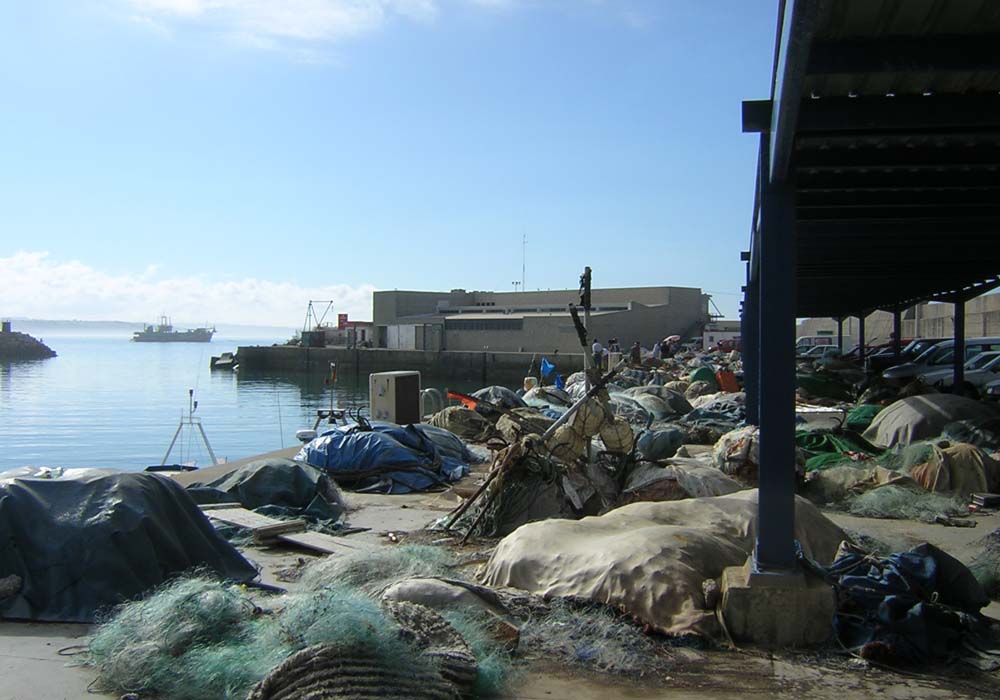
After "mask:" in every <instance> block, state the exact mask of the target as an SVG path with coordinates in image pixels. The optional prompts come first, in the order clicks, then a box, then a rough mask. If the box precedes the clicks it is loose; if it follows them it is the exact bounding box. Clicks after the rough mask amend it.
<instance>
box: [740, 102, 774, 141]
mask: <svg viewBox="0 0 1000 700" xmlns="http://www.w3.org/2000/svg"><path fill="white" fill-rule="evenodd" d="M771 105H772V102H771V100H743V104H742V117H743V119H742V123H743V133H744V134H757V133H763V132H765V131H770V130H771Z"/></svg>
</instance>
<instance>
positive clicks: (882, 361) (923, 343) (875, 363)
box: [868, 338, 947, 374]
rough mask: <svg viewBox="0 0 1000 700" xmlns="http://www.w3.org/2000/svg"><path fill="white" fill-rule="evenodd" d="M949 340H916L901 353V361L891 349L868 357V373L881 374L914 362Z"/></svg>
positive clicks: (908, 344)
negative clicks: (891, 368)
mask: <svg viewBox="0 0 1000 700" xmlns="http://www.w3.org/2000/svg"><path fill="white" fill-rule="evenodd" d="M945 340H947V338H915V339H914V340H911V341H910V342H909V343H907V344H906V345H905V346H903V348H902V349H901V350H900V351H899V359H898V360H897V359H896V356H895V355H893V353H892V349H891V348H889V349H887V350H885V351H880V352H877V353H875V354H874V355H869V356H868V371H869V372H873V373H876V374H877V373H879V372H882V371H884V370H887V369H889V368H890V367H893V366H895V365H898V364H902V363H904V362H912V361H913V360H915V359H916V358H918V357H920V355H922V354H923V353H924V352H926V351H927V350H928V349H929V348H931V347H933V346H934V345H937V344H938V343H940V342H943V341H945Z"/></svg>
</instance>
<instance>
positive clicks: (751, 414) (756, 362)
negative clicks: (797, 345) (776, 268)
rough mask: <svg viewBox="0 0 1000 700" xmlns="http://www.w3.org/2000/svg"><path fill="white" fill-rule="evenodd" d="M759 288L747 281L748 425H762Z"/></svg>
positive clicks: (745, 385)
mask: <svg viewBox="0 0 1000 700" xmlns="http://www.w3.org/2000/svg"><path fill="white" fill-rule="evenodd" d="M759 287H760V285H759V284H758V282H757V281H756V280H754V281H750V280H749V279H747V286H746V289H747V291H746V297H745V303H744V304H743V324H742V325H741V326H740V334H741V335H742V340H741V343H742V352H743V390H744V391H745V392H746V413H747V423H749V424H750V425H760V409H759V407H760V340H759V339H760V335H759V333H758V331H759V330H760V328H759V324H760V314H759V312H758V309H759V302H760V299H759V296H760V292H759Z"/></svg>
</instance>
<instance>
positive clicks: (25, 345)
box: [0, 331, 56, 361]
mask: <svg viewBox="0 0 1000 700" xmlns="http://www.w3.org/2000/svg"><path fill="white" fill-rule="evenodd" d="M55 356H56V352H55V350H53V349H52V348H50V347H49V346H48V345H46V344H45V343H43V342H42V341H40V340H37V339H35V338H32V337H31V336H30V335H28V334H27V333H19V332H17V331H9V332H6V333H0V360H7V361H10V360H45V359H47V358H49V357H55Z"/></svg>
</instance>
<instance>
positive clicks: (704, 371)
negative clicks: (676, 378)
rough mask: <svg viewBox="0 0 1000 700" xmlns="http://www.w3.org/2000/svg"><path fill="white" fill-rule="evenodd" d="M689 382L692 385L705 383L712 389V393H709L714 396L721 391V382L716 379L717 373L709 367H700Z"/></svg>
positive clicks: (692, 374)
mask: <svg viewBox="0 0 1000 700" xmlns="http://www.w3.org/2000/svg"><path fill="white" fill-rule="evenodd" d="M688 381H690V382H691V383H692V384H694V383H695V382H705V383H706V384H708V386H709V387H711V391H710V392H708V393H710V394H714V393H715V392H717V391H718V390H719V382H718V381H717V380H716V379H715V372H713V371H712V370H711V369H710V368H708V367H699V368H698V369H696V370H695V371H694V372H692V373H691V376H690V377H689V379H688Z"/></svg>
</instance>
